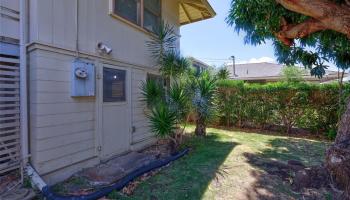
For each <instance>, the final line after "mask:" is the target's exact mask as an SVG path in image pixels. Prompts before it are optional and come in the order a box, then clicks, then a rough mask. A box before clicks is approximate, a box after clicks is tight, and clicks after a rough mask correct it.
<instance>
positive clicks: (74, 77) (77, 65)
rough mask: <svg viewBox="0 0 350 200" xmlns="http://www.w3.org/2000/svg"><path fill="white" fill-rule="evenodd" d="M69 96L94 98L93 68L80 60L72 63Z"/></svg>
mask: <svg viewBox="0 0 350 200" xmlns="http://www.w3.org/2000/svg"><path fill="white" fill-rule="evenodd" d="M71 81H72V82H71V96H72V97H93V96H95V66H94V64H92V63H88V62H84V61H82V60H75V61H73V63H72V72H71Z"/></svg>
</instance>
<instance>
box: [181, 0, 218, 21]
mask: <svg viewBox="0 0 350 200" xmlns="http://www.w3.org/2000/svg"><path fill="white" fill-rule="evenodd" d="M179 3H180V5H179V10H180V11H179V12H180V24H181V25H185V24H189V23H193V22H198V21H202V20H205V19H209V18H212V17H214V16H215V15H216V13H215V11H214V9H213V8H212V7H211V5H210V4H209V2H208V1H207V0H180V1H179Z"/></svg>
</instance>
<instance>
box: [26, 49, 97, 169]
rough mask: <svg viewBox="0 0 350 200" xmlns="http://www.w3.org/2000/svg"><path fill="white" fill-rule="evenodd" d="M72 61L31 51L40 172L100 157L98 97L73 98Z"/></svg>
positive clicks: (33, 133)
mask: <svg viewBox="0 0 350 200" xmlns="http://www.w3.org/2000/svg"><path fill="white" fill-rule="evenodd" d="M72 60H74V57H73V56H67V55H62V54H57V53H54V52H46V51H41V50H36V51H34V52H31V53H30V86H31V90H30V134H31V141H32V142H31V155H32V158H31V161H32V163H33V164H34V166H35V168H36V170H38V171H39V173H40V174H47V173H50V172H53V171H55V170H58V169H61V168H63V167H66V166H69V165H72V164H74V163H78V162H81V161H84V160H87V159H90V158H93V157H94V156H96V147H95V99H94V98H71V97H70V73H71V72H70V66H71V62H72Z"/></svg>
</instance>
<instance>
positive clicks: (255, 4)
mask: <svg viewBox="0 0 350 200" xmlns="http://www.w3.org/2000/svg"><path fill="white" fill-rule="evenodd" d="M334 1H335V2H336V3H339V4H342V3H345V0H334ZM310 3H312V1H310ZM282 19H284V20H285V21H286V22H287V23H288V24H299V23H301V22H304V21H305V20H307V19H309V17H308V16H305V15H301V14H299V13H296V12H292V11H289V10H287V9H285V8H284V7H282V6H281V5H279V4H277V3H276V1H275V0H232V3H231V9H230V11H229V15H228V16H227V18H226V22H227V24H229V25H230V26H234V28H235V30H236V31H237V32H241V31H244V33H245V42H246V43H247V44H252V45H259V44H263V43H265V42H266V41H268V40H271V41H272V42H273V45H274V48H275V55H276V57H277V61H278V62H280V63H285V64H286V65H295V64H302V65H303V66H304V67H306V68H308V69H309V70H310V71H311V74H312V75H314V76H317V77H319V78H321V77H322V76H323V75H324V74H325V70H326V69H327V68H328V66H327V65H326V64H325V62H332V63H334V64H335V65H336V66H337V67H338V68H341V69H349V68H350V53H349V52H350V40H349V39H348V38H347V37H346V36H345V35H344V34H342V33H337V32H335V31H330V30H326V31H320V32H317V33H313V34H311V35H309V36H308V37H306V38H302V39H295V44H294V45H293V46H291V47H289V46H285V45H284V44H282V43H281V42H280V41H279V40H277V39H276V37H275V34H276V33H277V32H279V31H280V30H281V25H282Z"/></svg>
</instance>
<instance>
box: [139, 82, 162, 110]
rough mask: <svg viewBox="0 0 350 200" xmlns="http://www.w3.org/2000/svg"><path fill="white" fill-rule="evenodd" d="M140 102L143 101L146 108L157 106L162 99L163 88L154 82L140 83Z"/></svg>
mask: <svg viewBox="0 0 350 200" xmlns="http://www.w3.org/2000/svg"><path fill="white" fill-rule="evenodd" d="M140 89H141V94H142V96H143V97H142V101H145V102H146V104H147V106H148V108H151V107H152V106H154V105H156V104H158V103H159V102H160V101H162V100H163V99H164V95H165V94H164V88H163V87H162V86H161V85H160V84H159V83H158V82H156V81H154V80H151V79H149V80H147V81H146V82H142V83H141V88H140Z"/></svg>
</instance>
